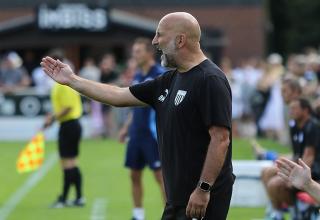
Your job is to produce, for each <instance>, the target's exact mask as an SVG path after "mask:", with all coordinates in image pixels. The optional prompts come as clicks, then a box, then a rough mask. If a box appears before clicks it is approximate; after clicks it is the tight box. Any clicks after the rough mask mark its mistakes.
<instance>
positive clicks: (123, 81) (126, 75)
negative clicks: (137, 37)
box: [118, 58, 137, 87]
mask: <svg viewBox="0 0 320 220" xmlns="http://www.w3.org/2000/svg"><path fill="white" fill-rule="evenodd" d="M136 70H137V62H136V61H135V60H134V59H133V58H130V59H128V60H127V63H126V67H125V69H124V71H123V72H122V73H121V75H120V77H119V81H118V84H119V85H120V86H123V87H126V86H130V85H131V84H132V80H133V77H134V74H135V72H136Z"/></svg>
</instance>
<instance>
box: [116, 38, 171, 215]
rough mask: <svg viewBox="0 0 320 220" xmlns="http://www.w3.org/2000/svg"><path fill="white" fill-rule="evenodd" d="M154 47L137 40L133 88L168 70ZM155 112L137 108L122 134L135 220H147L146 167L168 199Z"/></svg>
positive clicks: (133, 48) (142, 39)
mask: <svg viewBox="0 0 320 220" xmlns="http://www.w3.org/2000/svg"><path fill="white" fill-rule="evenodd" d="M154 53H155V50H154V47H153V46H152V44H151V40H150V39H148V38H137V39H136V40H135V41H134V43H133V46H132V57H133V59H135V61H136V62H137V65H138V70H137V72H136V74H135V76H134V79H133V82H132V84H133V85H135V84H138V83H142V82H145V81H148V80H152V79H154V78H157V77H158V76H160V75H161V74H162V73H164V72H165V69H164V68H163V67H161V66H160V65H159V64H157V63H156V61H155V59H154ZM155 120H156V119H155V112H154V110H153V109H152V108H150V107H137V108H133V109H132V110H131V112H130V113H129V115H128V118H127V121H126V123H125V124H124V126H123V127H122V128H121V130H120V132H119V139H120V141H121V142H124V141H125V139H126V137H127V136H128V137H129V141H128V146H127V152H126V160H125V166H126V167H127V168H129V169H130V177H131V186H132V197H133V203H134V209H133V211H132V215H133V218H132V219H133V220H144V219H145V215H144V209H143V205H142V196H143V185H142V174H143V169H144V167H145V166H146V165H148V166H149V167H150V169H151V170H152V171H153V174H154V177H155V179H156V181H157V182H158V184H159V186H160V189H161V192H162V193H163V197H164V198H165V196H164V188H163V178H162V172H161V162H160V158H159V151H158V144H157V132H156V122H155Z"/></svg>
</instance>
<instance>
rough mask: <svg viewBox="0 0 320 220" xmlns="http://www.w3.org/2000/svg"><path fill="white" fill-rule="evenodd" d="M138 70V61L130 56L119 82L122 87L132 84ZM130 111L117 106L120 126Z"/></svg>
mask: <svg viewBox="0 0 320 220" xmlns="http://www.w3.org/2000/svg"><path fill="white" fill-rule="evenodd" d="M136 71H137V62H136V61H135V60H134V59H133V58H129V59H128V60H127V62H126V67H125V69H124V71H123V72H122V73H121V74H120V77H119V80H118V82H117V84H118V85H119V86H121V87H128V86H130V85H132V81H133V77H134V75H135V73H136ZM129 112H130V108H117V111H116V113H117V124H118V127H119V128H121V127H122V126H123V125H124V123H125V121H126V119H127V118H128V114H129Z"/></svg>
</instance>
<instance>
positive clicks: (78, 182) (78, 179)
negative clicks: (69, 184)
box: [72, 167, 82, 199]
mask: <svg viewBox="0 0 320 220" xmlns="http://www.w3.org/2000/svg"><path fill="white" fill-rule="evenodd" d="M72 173H73V175H72V176H73V183H74V185H75V187H76V198H77V199H80V198H81V197H82V175H81V171H80V169H79V168H78V167H74V168H73V169H72Z"/></svg>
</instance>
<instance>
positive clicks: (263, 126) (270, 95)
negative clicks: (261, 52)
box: [256, 54, 285, 140]
mask: <svg viewBox="0 0 320 220" xmlns="http://www.w3.org/2000/svg"><path fill="white" fill-rule="evenodd" d="M284 73H285V68H284V66H283V64H282V57H281V56H280V55H279V54H271V55H270V56H269V57H268V58H267V66H266V70H265V72H264V74H263V76H262V78H261V79H260V81H259V83H258V85H257V91H259V92H260V93H261V94H262V95H263V98H264V100H263V103H262V105H263V106H261V109H260V111H261V112H259V114H261V115H259V117H258V118H256V119H257V127H258V135H264V136H267V137H271V138H274V139H278V140H279V138H280V137H281V136H282V131H283V130H284V128H285V125H284V115H283V101H282V97H281V78H282V76H283V75H284Z"/></svg>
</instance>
